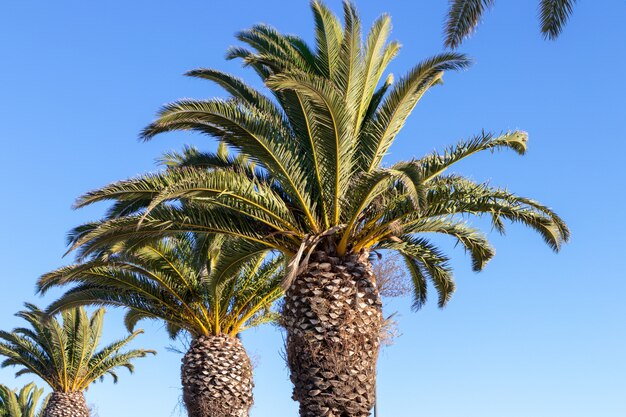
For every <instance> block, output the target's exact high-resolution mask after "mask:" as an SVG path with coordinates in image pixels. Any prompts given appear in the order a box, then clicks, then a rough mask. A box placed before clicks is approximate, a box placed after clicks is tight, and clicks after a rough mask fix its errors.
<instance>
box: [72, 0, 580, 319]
mask: <svg viewBox="0 0 626 417" xmlns="http://www.w3.org/2000/svg"><path fill="white" fill-rule="evenodd" d="M312 9H313V14H314V19H315V30H316V44H315V47H314V48H313V47H310V46H309V45H307V44H306V43H305V42H304V41H303V40H302V39H301V38H299V37H296V36H293V35H283V34H280V33H279V32H277V31H276V30H275V29H273V28H271V27H269V26H266V25H256V26H254V27H252V28H251V29H249V30H246V31H243V32H240V33H239V34H238V35H237V38H238V39H239V40H240V41H242V42H243V43H245V44H247V46H248V47H249V48H250V49H248V48H243V47H235V48H231V50H230V51H229V54H228V56H229V58H239V59H242V61H243V63H244V65H246V66H248V67H251V68H253V69H254V70H255V72H256V73H257V74H258V75H259V76H260V77H261V79H262V81H263V82H264V84H265V86H266V87H267V88H268V89H269V91H270V92H271V94H272V95H271V97H270V96H265V95H263V94H262V93H261V92H260V91H257V90H255V89H253V88H252V87H250V86H248V85H247V84H245V83H244V81H242V80H240V79H238V78H235V77H233V76H231V75H228V74H226V73H223V72H220V71H217V70H212V69H197V70H194V71H191V72H189V74H188V75H190V76H193V77H198V78H203V79H207V80H210V81H213V82H216V83H217V84H219V85H221V86H222V87H224V88H225V89H226V91H227V92H228V93H229V94H230V97H229V98H227V99H208V100H181V101H178V102H175V103H173V104H170V105H167V106H165V108H164V109H163V110H162V111H161V112H160V114H159V117H158V119H157V120H156V121H154V122H153V123H152V124H151V125H149V126H148V127H147V128H146V129H145V131H144V132H143V137H144V138H145V139H150V138H152V137H153V136H155V135H157V134H159V133H163V132H170V131H177V130H192V131H194V132H199V133H202V134H206V135H209V136H212V137H214V138H217V139H218V140H219V142H220V143H221V144H223V145H224V146H228V147H230V148H232V149H235V150H236V151H238V153H239V155H240V156H241V157H242V158H244V159H245V160H246V161H249V162H252V163H253V165H251V164H250V163H244V164H242V163H240V162H239V161H238V160H237V158H230V157H227V156H224V155H220V154H219V152H218V153H217V154H213V153H204V154H196V155H195V156H194V157H193V158H190V159H191V162H189V163H188V164H187V165H192V166H191V167H190V166H177V167H172V168H170V169H168V170H165V171H163V172H161V173H158V174H152V175H145V176H141V177H138V178H134V179H130V180H127V181H121V182H118V183H114V184H112V185H109V186H106V187H103V188H102V189H99V190H95V191H93V192H90V193H88V194H86V195H85V196H83V197H82V198H81V199H79V201H78V202H77V206H78V207H82V206H85V205H88V204H91V203H93V202H96V201H102V200H112V201H114V202H115V204H114V205H113V207H112V208H111V210H110V211H109V213H108V215H107V218H106V219H104V220H102V221H100V222H95V223H90V224H87V225H84V226H81V227H78V228H76V229H75V230H74V231H73V233H72V235H71V242H72V248H80V251H81V252H80V253H81V255H82V256H88V255H89V254H91V253H93V252H94V251H97V250H98V248H100V247H103V246H108V245H111V244H113V243H114V242H117V241H120V240H124V239H128V238H129V237H131V236H132V237H133V238H134V239H140V240H141V239H151V238H154V237H158V236H163V235H167V234H175V233H180V232H197V233H220V234H224V235H229V236H234V237H236V238H238V239H241V240H242V241H245V242H246V244H247V245H248V248H247V250H248V251H250V252H254V251H262V250H268V249H274V250H278V251H280V252H282V253H284V254H285V255H286V256H287V257H289V258H290V269H289V273H288V274H286V278H285V282H284V285H285V286H288V285H289V283H290V282H291V280H292V279H293V278H294V276H295V275H296V274H297V273H298V271H299V270H300V267H301V266H302V265H304V264H306V260H307V259H308V255H309V254H311V252H312V251H313V250H314V249H315V248H316V247H318V248H319V247H321V248H324V250H325V251H328V252H330V253H336V254H337V255H338V256H343V255H345V254H349V253H360V252H364V251H368V252H369V251H371V250H378V249H390V250H395V251H397V252H399V253H400V254H401V255H402V256H403V257H404V259H405V260H406V263H407V265H408V266H409V270H410V271H411V274H412V277H413V283H414V288H415V306H416V307H419V306H421V305H422V304H423V302H424V301H425V299H426V282H427V280H431V281H432V282H433V283H434V285H435V287H436V289H437V291H438V293H439V304H440V305H444V304H445V303H446V301H447V300H448V299H449V298H450V295H451V294H452V292H453V290H454V282H453V280H452V273H451V270H450V267H449V265H448V258H447V257H446V256H445V255H444V254H443V253H441V251H440V250H439V249H438V248H437V247H435V246H434V245H433V244H432V243H431V242H429V241H428V240H427V239H426V234H427V233H442V234H446V235H450V236H452V237H454V238H456V239H457V240H458V242H460V243H461V244H462V245H463V246H464V247H465V248H466V249H467V250H468V252H469V253H470V255H471V257H472V260H473V266H474V269H475V270H481V269H482V268H483V267H484V266H485V264H486V263H487V261H489V259H490V258H491V257H492V256H493V255H494V251H493V249H492V248H491V246H490V245H489V243H488V242H487V240H486V238H485V236H484V235H483V234H482V233H480V232H479V231H478V230H477V229H475V228H473V227H472V226H470V225H469V224H467V223H466V221H465V217H466V216H468V215H476V216H489V217H490V218H491V219H492V223H493V226H494V227H495V229H496V230H498V231H500V232H503V230H504V223H503V221H504V220H509V221H512V222H519V223H522V224H524V225H526V226H528V227H531V228H533V229H534V230H536V231H537V232H539V233H540V235H541V236H542V237H543V238H544V240H545V241H546V242H547V243H548V244H549V245H550V246H551V247H552V248H553V249H554V250H558V249H559V248H560V246H561V244H562V243H563V242H564V241H567V239H568V237H569V231H568V230H567V227H566V225H565V223H564V222H563V221H562V220H561V219H560V218H559V217H558V216H557V215H556V214H555V213H554V212H553V211H552V210H550V209H549V208H547V207H545V206H543V205H541V204H540V203H538V202H536V201H534V200H532V199H529V198H525V197H520V196H517V195H515V194H513V193H511V192H509V191H507V190H505V189H502V188H498V187H493V186H491V185H489V184H487V183H476V182H474V181H472V180H470V179H468V178H466V177H463V176H460V175H456V174H450V173H449V172H448V171H449V169H450V167H451V166H452V165H454V164H455V163H457V162H459V161H460V160H462V159H464V158H466V157H469V156H471V155H474V154H476V153H478V152H483V151H494V150H498V149H511V150H513V151H515V152H517V153H518V154H523V153H524V152H525V150H526V140H527V135H526V134H525V133H524V132H517V131H516V132H509V133H505V134H503V135H491V134H486V133H483V134H480V135H478V136H476V137H474V138H472V139H469V140H466V141H461V142H460V143H459V144H457V145H456V146H453V147H450V148H448V149H446V150H445V151H444V152H443V153H433V154H431V155H427V156H426V157H423V158H420V159H415V160H410V161H405V162H399V163H396V164H394V165H391V166H389V167H384V166H383V165H382V160H383V157H384V156H385V154H386V153H387V151H388V149H389V147H390V146H391V145H392V143H393V141H394V139H395V138H396V137H397V135H398V133H399V132H400V130H401V128H402V126H403V125H404V123H405V121H406V120H407V118H408V117H409V115H410V114H411V112H412V110H413V109H414V108H415V106H416V105H417V103H418V102H419V100H420V99H421V98H422V97H423V96H424V94H425V93H426V92H427V91H428V90H429V89H430V88H431V87H433V86H435V85H438V84H440V83H441V80H442V76H443V73H444V72H445V71H448V70H458V69H464V68H467V67H468V65H469V59H468V58H467V57H466V56H464V55H462V54H458V53H453V52H450V53H444V54H441V55H437V56H434V57H432V58H429V59H427V60H425V61H423V62H422V63H420V64H418V65H416V66H415V67H413V68H412V69H411V70H410V71H409V72H408V73H407V74H406V75H405V76H404V77H402V78H400V79H399V80H398V81H396V82H394V81H393V77H392V76H390V75H389V76H387V77H386V78H385V70H386V68H387V66H388V64H389V62H390V61H391V60H392V59H393V58H394V57H395V56H396V54H397V53H398V51H399V44H398V43H397V42H394V41H392V42H388V36H389V34H390V30H391V23H390V19H389V17H388V16H386V15H383V16H381V17H380V18H379V19H377V20H376V21H375V23H374V24H373V26H372V28H371V29H370V31H369V34H368V35H367V37H366V38H365V40H364V41H362V40H361V24H360V20H359V17H358V15H357V11H356V9H355V8H354V6H353V5H352V4H351V3H349V2H344V25H343V26H342V25H341V23H340V21H339V19H338V18H337V17H336V16H335V15H333V14H332V13H331V11H330V10H329V9H328V8H326V7H325V6H324V5H323V4H322V3H320V2H318V1H314V2H312ZM195 165H198V166H201V167H202V169H197V166H195Z"/></svg>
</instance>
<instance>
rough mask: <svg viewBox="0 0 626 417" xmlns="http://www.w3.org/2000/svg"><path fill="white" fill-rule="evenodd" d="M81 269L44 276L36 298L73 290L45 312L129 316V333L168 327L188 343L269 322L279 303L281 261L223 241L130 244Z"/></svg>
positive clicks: (179, 238) (196, 238)
mask: <svg viewBox="0 0 626 417" xmlns="http://www.w3.org/2000/svg"><path fill="white" fill-rule="evenodd" d="M112 249H113V250H112V251H111V250H109V251H108V252H107V253H106V254H104V253H103V254H101V255H100V256H99V257H95V258H93V259H90V260H88V261H86V262H84V263H82V264H75V265H71V266H67V267H63V268H60V269H58V270H56V271H53V272H50V273H48V274H45V275H43V276H42V277H41V278H40V280H39V282H38V288H39V291H41V292H42V293H43V292H46V291H47V290H48V289H49V288H51V287H53V286H60V285H68V284H74V286H73V287H72V288H71V289H70V290H69V291H67V293H66V294H65V295H63V296H62V297H61V298H60V299H59V300H57V301H55V302H54V303H52V304H51V305H50V307H49V312H52V313H54V312H56V311H58V310H63V309H67V308H70V307H74V306H77V305H112V306H122V307H126V308H128V313H127V315H126V320H125V321H126V325H127V327H128V330H129V331H132V330H133V329H134V327H135V325H136V323H137V322H138V321H140V320H142V319H158V320H163V321H164V322H165V323H167V324H168V328H169V329H170V330H171V331H170V336H171V337H172V338H175V337H176V336H177V334H178V332H179V331H180V330H185V331H187V332H189V333H190V334H191V335H192V336H193V337H199V336H208V335H220V334H229V335H231V336H235V335H237V334H238V333H239V332H240V331H242V330H243V329H245V328H247V327H249V326H251V325H257V324H260V323H261V322H263V321H265V320H268V319H271V318H272V317H273V316H272V313H271V311H270V307H271V306H272V304H273V303H274V302H275V301H276V300H277V299H278V298H280V297H281V296H282V290H281V288H280V285H279V283H280V279H281V266H282V263H283V261H282V258H281V257H273V258H270V259H266V256H267V252H268V248H267V246H257V247H253V246H251V244H250V243H249V242H247V241H242V240H237V239H226V240H225V241H224V239H222V238H221V237H220V236H219V235H217V236H212V237H210V238H208V239H207V238H206V236H205V235H192V234H189V233H187V234H179V235H176V236H172V237H168V238H165V239H161V240H159V241H156V242H153V243H150V244H146V245H140V246H137V247H134V246H133V245H132V244H130V243H129V242H124V243H122V244H121V245H118V246H116V247H114V248H112Z"/></svg>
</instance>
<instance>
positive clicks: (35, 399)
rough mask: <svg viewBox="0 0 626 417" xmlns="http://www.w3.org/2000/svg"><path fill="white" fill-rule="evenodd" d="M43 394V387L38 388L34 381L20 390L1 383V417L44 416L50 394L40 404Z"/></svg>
mask: <svg viewBox="0 0 626 417" xmlns="http://www.w3.org/2000/svg"><path fill="white" fill-rule="evenodd" d="M42 395H43V388H37V387H36V386H35V383H34V382H32V383H30V384H28V385H26V386H25V387H23V388H22V389H21V390H20V391H19V392H18V391H17V390H11V389H10V388H9V387H6V386H4V385H0V417H43V415H44V413H43V412H44V409H45V407H46V404H47V403H48V398H49V396H46V397H45V398H44V399H43V401H42V402H41V405H39V400H40V399H41V396H42Z"/></svg>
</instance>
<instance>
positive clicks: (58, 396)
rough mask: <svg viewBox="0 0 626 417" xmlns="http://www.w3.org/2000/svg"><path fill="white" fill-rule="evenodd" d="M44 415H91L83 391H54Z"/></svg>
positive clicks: (77, 416) (50, 416)
mask: <svg viewBox="0 0 626 417" xmlns="http://www.w3.org/2000/svg"><path fill="white" fill-rule="evenodd" d="M43 417H89V407H87V402H86V401H85V396H84V395H83V393H82V392H56V391H55V392H53V393H52V395H51V396H50V399H49V400H48V404H47V405H46V408H45V410H44V412H43Z"/></svg>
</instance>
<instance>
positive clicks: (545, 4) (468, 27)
mask: <svg viewBox="0 0 626 417" xmlns="http://www.w3.org/2000/svg"><path fill="white" fill-rule="evenodd" d="M494 3H495V0H451V1H450V9H449V11H448V17H447V19H446V27H445V44H446V46H447V47H449V48H453V49H454V48H457V47H459V46H460V45H461V43H462V42H463V40H464V39H465V38H467V37H468V36H469V35H471V34H472V32H473V31H474V29H475V28H476V26H477V25H478V22H479V21H480V18H481V17H482V15H483V13H484V12H485V10H486V9H488V8H490V7H492V6H493V4H494ZM575 3H576V0H540V2H539V19H540V22H541V33H542V34H543V36H544V38H546V39H551V40H554V39H556V38H558V37H559V35H560V34H561V32H562V30H563V28H564V27H565V24H566V23H567V20H568V19H569V17H570V15H571V14H572V11H573V9H574V4H575Z"/></svg>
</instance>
